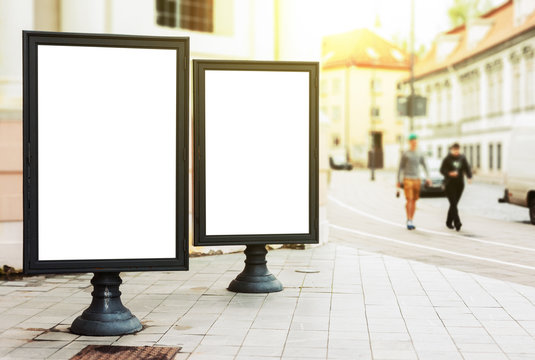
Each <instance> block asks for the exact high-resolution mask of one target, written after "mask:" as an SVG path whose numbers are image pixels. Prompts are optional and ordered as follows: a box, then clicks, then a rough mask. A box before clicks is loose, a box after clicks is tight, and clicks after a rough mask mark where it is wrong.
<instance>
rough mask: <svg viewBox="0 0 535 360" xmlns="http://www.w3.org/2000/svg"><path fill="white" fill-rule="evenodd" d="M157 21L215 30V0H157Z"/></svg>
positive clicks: (181, 27) (205, 30)
mask: <svg viewBox="0 0 535 360" xmlns="http://www.w3.org/2000/svg"><path fill="white" fill-rule="evenodd" d="M156 23H157V24H158V25H161V26H166V27H171V28H180V29H186V30H193V31H202V32H213V31H214V0H156Z"/></svg>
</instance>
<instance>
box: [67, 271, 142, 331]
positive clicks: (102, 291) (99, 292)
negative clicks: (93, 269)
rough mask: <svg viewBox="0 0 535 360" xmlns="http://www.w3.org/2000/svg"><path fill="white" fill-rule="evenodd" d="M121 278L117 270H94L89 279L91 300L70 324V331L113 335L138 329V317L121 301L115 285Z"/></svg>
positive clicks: (117, 284) (139, 327)
mask: <svg viewBox="0 0 535 360" xmlns="http://www.w3.org/2000/svg"><path fill="white" fill-rule="evenodd" d="M122 282H123V281H122V280H121V277H120V276H119V273H118V272H102V273H101V272H97V273H94V275H93V278H92V279H91V284H93V292H92V293H91V295H92V296H93V300H92V301H91V305H90V306H89V308H87V309H86V310H85V311H84V312H83V313H82V315H80V316H78V317H77V318H76V319H75V320H74V322H73V323H72V325H71V332H73V333H75V334H79V335H90V336H114V335H124V334H131V333H135V332H137V331H139V330H141V328H142V326H141V323H140V322H139V320H138V319H137V318H136V317H135V316H134V315H132V313H131V312H130V310H128V309H127V308H126V307H125V306H124V305H123V303H122V302H121V292H120V291H119V285H121V283H122Z"/></svg>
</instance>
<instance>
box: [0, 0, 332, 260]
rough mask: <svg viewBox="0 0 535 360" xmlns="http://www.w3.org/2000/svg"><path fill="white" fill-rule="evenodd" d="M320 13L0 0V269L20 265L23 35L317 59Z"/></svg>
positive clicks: (209, 53) (193, 4) (194, 4)
mask: <svg viewBox="0 0 535 360" xmlns="http://www.w3.org/2000/svg"><path fill="white" fill-rule="evenodd" d="M304 6H306V7H307V9H308V10H307V11H308V13H309V14H310V15H311V16H309V17H307V18H306V19H302V18H301V16H302V8H303V7H304ZM320 10H321V7H320V3H319V2H317V1H316V2H314V4H313V6H310V4H309V0H293V1H282V0H91V1H87V0H0V266H1V265H3V264H4V263H5V259H6V258H8V259H9V258H13V257H16V258H18V259H20V262H17V263H10V264H9V265H12V266H16V267H20V266H21V265H22V213H23V211H22V209H23V206H22V205H23V204H22V30H44V31H62V32H85V33H113V34H136V35H157V36H188V37H189V38H190V57H191V59H195V58H198V59H206V58H213V59H242V60H307V61H319V59H320V46H321V37H320V36H319V33H318V30H317V26H316V25H317V24H316V21H315V19H316V18H317V16H316V15H317V14H319V13H320ZM296 19H298V20H299V26H295V24H296V22H297V21H296ZM298 40H299V41H298ZM190 84H191V81H190ZM190 100H191V96H190ZM191 113H192V112H191V111H190V114H191ZM322 126H325V125H322ZM190 128H191V126H190ZM281 131H283V130H282V129H281ZM321 166H322V170H321V175H320V181H321V184H322V189H323V190H325V189H326V186H327V185H326V178H327V171H328V165H327V162H326V161H322V165H321ZM323 190H322V191H321V193H322V196H321V200H320V202H321V204H320V205H321V206H320V213H321V215H320V216H321V219H322V220H321V221H322V222H321V224H322V225H325V224H326V215H325V213H326V211H325V207H324V206H323V205H324V204H325V202H326V192H325V191H323ZM190 204H191V201H190ZM327 230H328V227H327V226H322V234H323V235H322V237H323V238H324V239H325V238H326V236H327V235H326V231H327Z"/></svg>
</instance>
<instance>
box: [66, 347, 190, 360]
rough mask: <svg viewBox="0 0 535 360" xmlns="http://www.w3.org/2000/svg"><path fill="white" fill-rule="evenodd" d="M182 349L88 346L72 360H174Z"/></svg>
mask: <svg viewBox="0 0 535 360" xmlns="http://www.w3.org/2000/svg"><path fill="white" fill-rule="evenodd" d="M180 349H182V348H181V347H159V346H157V347H153V346H111V345H88V346H86V347H85V348H83V349H82V350H81V351H80V352H79V353H78V354H76V355H74V356H73V357H72V358H71V360H130V359H132V360H134V359H136V360H173V359H174V358H175V356H176V354H177V353H178V352H179V351H180Z"/></svg>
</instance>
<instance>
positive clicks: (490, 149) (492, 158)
mask: <svg viewBox="0 0 535 360" xmlns="http://www.w3.org/2000/svg"><path fill="white" fill-rule="evenodd" d="M493 153H494V146H493V145H492V144H489V170H492V168H493V167H494V164H493V160H494V157H493V155H494V154H493Z"/></svg>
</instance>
